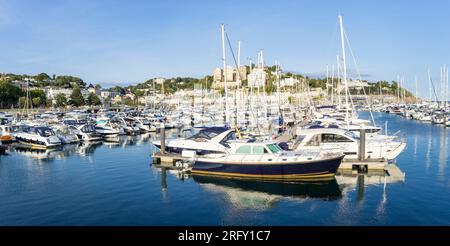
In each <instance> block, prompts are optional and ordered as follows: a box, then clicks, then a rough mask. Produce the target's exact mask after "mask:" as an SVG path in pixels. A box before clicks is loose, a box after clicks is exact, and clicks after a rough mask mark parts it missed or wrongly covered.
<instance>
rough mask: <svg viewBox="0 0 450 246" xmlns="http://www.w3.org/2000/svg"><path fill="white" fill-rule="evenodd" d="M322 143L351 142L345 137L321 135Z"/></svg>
mask: <svg viewBox="0 0 450 246" xmlns="http://www.w3.org/2000/svg"><path fill="white" fill-rule="evenodd" d="M322 142H323V143H342V142H353V141H352V140H350V139H348V138H347V137H344V136H341V135H337V134H322Z"/></svg>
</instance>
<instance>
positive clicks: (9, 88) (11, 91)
mask: <svg viewBox="0 0 450 246" xmlns="http://www.w3.org/2000/svg"><path fill="white" fill-rule="evenodd" d="M22 95H23V91H22V90H21V89H20V88H19V87H17V86H14V85H12V84H11V83H9V82H6V81H0V107H1V108H4V107H11V106H13V105H15V104H17V102H18V100H19V98H20V97H21V96H22Z"/></svg>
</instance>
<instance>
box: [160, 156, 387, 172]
mask: <svg viewBox="0 0 450 246" xmlns="http://www.w3.org/2000/svg"><path fill="white" fill-rule="evenodd" d="M152 158H153V164H158V165H161V166H164V167H175V164H176V163H177V162H178V161H182V162H184V161H188V160H192V159H193V158H192V157H185V156H182V155H179V154H173V153H161V152H155V153H153V154H152ZM388 166H389V163H388V161H387V160H384V159H380V160H363V161H359V160H345V161H342V163H341V165H340V166H339V170H340V171H346V172H348V171H353V172H362V173H364V172H369V171H375V172H376V171H387V168H388Z"/></svg>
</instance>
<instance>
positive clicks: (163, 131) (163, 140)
mask: <svg viewBox="0 0 450 246" xmlns="http://www.w3.org/2000/svg"><path fill="white" fill-rule="evenodd" d="M159 134H160V135H161V155H164V154H165V152H166V127H165V126H164V123H161V125H160V126H159Z"/></svg>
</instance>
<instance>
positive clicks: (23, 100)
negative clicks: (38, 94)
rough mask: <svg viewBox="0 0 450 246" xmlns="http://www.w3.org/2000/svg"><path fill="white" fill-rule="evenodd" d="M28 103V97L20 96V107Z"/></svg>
mask: <svg viewBox="0 0 450 246" xmlns="http://www.w3.org/2000/svg"><path fill="white" fill-rule="evenodd" d="M26 103H27V98H26V97H20V98H19V107H21V108H24V107H25V105H26Z"/></svg>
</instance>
